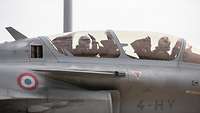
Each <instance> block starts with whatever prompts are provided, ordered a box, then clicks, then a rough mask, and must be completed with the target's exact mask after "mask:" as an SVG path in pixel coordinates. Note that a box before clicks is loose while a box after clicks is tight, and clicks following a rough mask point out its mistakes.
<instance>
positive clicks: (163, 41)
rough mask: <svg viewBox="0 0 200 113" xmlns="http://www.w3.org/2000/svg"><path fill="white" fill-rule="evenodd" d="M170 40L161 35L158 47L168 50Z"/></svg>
mask: <svg viewBox="0 0 200 113" xmlns="http://www.w3.org/2000/svg"><path fill="white" fill-rule="evenodd" d="M170 43H171V42H170V40H169V38H168V37H166V36H165V37H161V38H160V40H159V42H158V47H159V48H160V49H162V50H165V51H169V50H170Z"/></svg>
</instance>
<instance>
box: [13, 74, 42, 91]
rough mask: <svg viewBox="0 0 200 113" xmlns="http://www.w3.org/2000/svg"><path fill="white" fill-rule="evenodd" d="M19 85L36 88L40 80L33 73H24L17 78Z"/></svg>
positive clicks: (29, 88) (27, 88)
mask: <svg viewBox="0 0 200 113" xmlns="http://www.w3.org/2000/svg"><path fill="white" fill-rule="evenodd" d="M17 83H18V85H19V86H20V87H21V88H23V89H26V90H34V89H36V88H37V86H38V80H37V78H36V76H35V75H33V74H32V73H23V74H21V75H19V77H18V79H17Z"/></svg>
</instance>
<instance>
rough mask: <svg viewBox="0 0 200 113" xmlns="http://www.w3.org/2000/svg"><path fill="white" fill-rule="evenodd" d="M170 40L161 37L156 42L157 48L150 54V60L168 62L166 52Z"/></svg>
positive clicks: (168, 56) (168, 48) (168, 58)
mask: <svg viewBox="0 0 200 113" xmlns="http://www.w3.org/2000/svg"><path fill="white" fill-rule="evenodd" d="M170 43H171V42H170V40H169V38H168V37H162V38H160V40H159V41H158V46H157V47H156V48H155V50H153V52H152V58H153V59H155V60H170V55H169V53H168V51H169V50H170Z"/></svg>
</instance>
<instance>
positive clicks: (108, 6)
mask: <svg viewBox="0 0 200 113" xmlns="http://www.w3.org/2000/svg"><path fill="white" fill-rule="evenodd" d="M63 3H64V1H63V0H1V1H0V42H4V41H10V40H13V39H12V37H11V36H10V34H9V33H7V31H6V30H5V29H4V28H5V27H6V26H12V27H14V28H16V29H17V30H19V31H20V32H22V33H24V34H25V35H27V36H29V37H35V36H41V35H42V36H43V35H45V36H46V35H54V34H59V33H62V32H63V23H64V22H63V8H64V5H63ZM107 29H113V30H122V31H127V30H128V31H154V32H160V33H166V34H171V35H175V36H177V37H181V38H185V39H187V40H189V41H190V42H192V43H193V45H196V46H197V47H200V44H199V43H200V36H199V33H200V1H199V0H72V31H86V30H103V31H104V30H107Z"/></svg>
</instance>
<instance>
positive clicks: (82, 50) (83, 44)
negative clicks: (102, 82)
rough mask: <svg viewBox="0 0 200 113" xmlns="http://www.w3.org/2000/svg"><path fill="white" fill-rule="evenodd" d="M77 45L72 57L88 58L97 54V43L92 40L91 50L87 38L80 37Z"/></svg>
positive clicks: (88, 38) (89, 41)
mask: <svg viewBox="0 0 200 113" xmlns="http://www.w3.org/2000/svg"><path fill="white" fill-rule="evenodd" d="M78 43H79V44H78V45H77V46H76V49H74V50H73V55H74V56H84V57H90V56H96V55H97V54H98V50H97V45H98V42H96V40H95V39H94V38H93V39H92V48H90V44H91V40H90V37H88V36H81V37H80V38H79V42H78Z"/></svg>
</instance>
